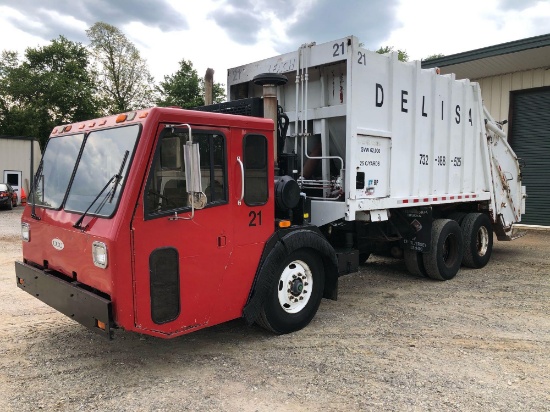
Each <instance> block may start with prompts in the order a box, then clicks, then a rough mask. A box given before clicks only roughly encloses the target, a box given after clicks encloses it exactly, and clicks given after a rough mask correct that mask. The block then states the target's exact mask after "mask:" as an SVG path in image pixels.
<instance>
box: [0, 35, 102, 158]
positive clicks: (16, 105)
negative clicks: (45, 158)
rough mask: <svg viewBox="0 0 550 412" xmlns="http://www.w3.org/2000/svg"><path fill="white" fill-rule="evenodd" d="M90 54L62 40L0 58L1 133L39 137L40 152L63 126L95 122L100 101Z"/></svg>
mask: <svg viewBox="0 0 550 412" xmlns="http://www.w3.org/2000/svg"><path fill="white" fill-rule="evenodd" d="M89 57H90V56H89V53H88V51H87V50H86V48H85V47H84V46H83V45H82V44H80V43H75V42H72V41H70V40H67V39H66V38H65V37H63V36H60V37H59V38H58V39H55V40H52V42H51V43H50V44H49V45H46V46H44V47H38V48H28V49H27V50H26V51H25V56H24V59H23V61H19V57H18V55H17V53H15V52H11V51H4V52H3V53H2V56H1V57H0V134H7V135H19V136H34V137H37V138H38V140H39V142H40V145H41V147H42V148H43V147H44V144H45V142H46V140H47V138H48V136H49V134H50V132H51V131H52V129H53V128H54V127H55V126H57V125H58V124H61V123H73V122H78V121H81V120H86V119H89V118H93V117H96V116H97V115H98V114H99V111H100V108H101V107H100V102H99V101H98V100H97V99H96V97H95V92H96V88H95V87H96V86H95V84H96V82H95V81H94V78H93V74H92V73H91V72H90V70H89V68H90V60H89Z"/></svg>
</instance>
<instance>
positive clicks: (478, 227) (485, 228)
mask: <svg viewBox="0 0 550 412" xmlns="http://www.w3.org/2000/svg"><path fill="white" fill-rule="evenodd" d="M461 227H462V236H463V240H464V258H463V259H462V264H463V265H464V266H467V267H470V268H474V269H480V268H482V267H484V266H485V265H487V263H489V260H490V259H491V253H492V251H493V225H492V224H491V219H489V216H487V215H486V214H484V213H469V214H467V215H466V217H464V219H463V220H462V224H461Z"/></svg>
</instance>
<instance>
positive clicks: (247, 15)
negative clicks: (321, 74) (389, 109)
mask: <svg viewBox="0 0 550 412" xmlns="http://www.w3.org/2000/svg"><path fill="white" fill-rule="evenodd" d="M97 21H103V22H107V23H109V24H112V25H114V26H117V27H118V28H119V29H121V30H122V31H123V32H124V33H125V34H126V36H127V37H128V38H129V39H130V40H131V41H133V42H134V44H135V45H136V46H137V48H138V49H139V50H140V52H141V55H142V57H144V58H145V59H147V62H148V64H149V67H150V70H151V73H152V74H153V76H155V78H156V80H157V81H160V80H162V78H163V76H164V75H169V74H172V73H174V72H175V71H176V70H177V68H178V61H180V60H181V59H186V60H191V61H192V62H193V64H194V66H195V68H196V69H197V70H198V72H199V74H200V75H201V76H202V75H203V74H204V72H205V71H206V68H207V67H212V68H213V69H214V70H215V72H216V73H215V81H217V82H221V83H226V73H227V69H228V68H230V67H235V66H239V65H243V64H246V63H251V62H254V61H257V60H261V59H264V58H267V57H270V56H274V55H277V54H281V53H285V52H289V51H292V50H295V49H297V48H298V47H299V46H300V45H301V44H303V43H306V42H308V43H309V42H312V41H315V42H317V43H323V42H327V41H331V40H336V39H339V38H341V37H345V36H347V35H355V36H357V37H358V38H359V39H360V41H361V42H363V43H364V45H365V47H366V48H368V49H371V50H375V49H377V48H379V47H380V46H386V45H389V46H394V47H395V48H399V49H404V50H406V51H407V52H408V54H409V56H410V57H411V59H422V58H425V57H427V56H429V55H432V54H436V53H443V54H445V55H449V54H454V53H459V52H463V51H468V50H473V49H477V48H480V47H485V46H491V45H494V44H499V43H504V42H507V41H512V40H518V39H523V38H526V37H532V36H537V35H541V34H548V33H550V0H461V1H448V0H300V1H292V0H0V50H16V51H19V52H21V53H22V52H24V50H25V48H27V47H36V46H39V45H45V44H47V43H48V42H49V41H50V40H52V39H54V38H57V37H58V36H59V35H61V34H62V35H64V36H65V37H67V38H68V39H70V40H73V41H79V42H82V43H83V44H88V39H87V37H86V34H85V30H86V29H87V28H88V27H90V26H91V25H92V24H93V23H95V22H97Z"/></svg>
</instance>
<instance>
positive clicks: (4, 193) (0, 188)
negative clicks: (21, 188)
mask: <svg viewBox="0 0 550 412" xmlns="http://www.w3.org/2000/svg"><path fill="white" fill-rule="evenodd" d="M0 206H4V207H6V208H7V209H9V210H11V209H13V208H14V207H15V206H17V193H15V190H13V187H11V186H10V185H9V184H8V183H0Z"/></svg>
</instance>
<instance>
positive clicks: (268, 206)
mask: <svg viewBox="0 0 550 412" xmlns="http://www.w3.org/2000/svg"><path fill="white" fill-rule="evenodd" d="M269 135H273V131H266V130H261V131H260V130H258V131H256V130H247V129H242V128H233V129H232V136H231V151H230V153H229V164H230V169H231V175H230V216H231V217H230V218H231V221H232V225H233V228H234V236H233V238H232V242H233V247H232V251H233V253H232V256H231V270H229V271H226V272H225V274H224V277H223V279H222V284H221V287H220V296H219V299H218V302H217V304H216V310H215V317H214V318H213V320H214V321H216V322H218V321H219V322H221V321H224V320H227V319H224V317H225V316H230V318H235V317H238V316H241V315H242V310H243V307H244V306H245V304H246V302H247V300H248V297H249V294H250V290H251V288H252V285H253V282H254V277H255V275H256V270H257V269H258V265H259V263H260V259H261V256H262V252H263V250H264V247H265V243H266V242H267V240H268V239H269V238H270V237H271V235H272V234H273V232H274V223H275V207H274V199H273V196H274V191H273V185H274V183H273V182H274V180H273V164H272V163H271V162H270V161H269V159H271V158H272V156H273V152H272V147H273V145H272V141H271V140H270V139H268V137H267V136H269Z"/></svg>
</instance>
